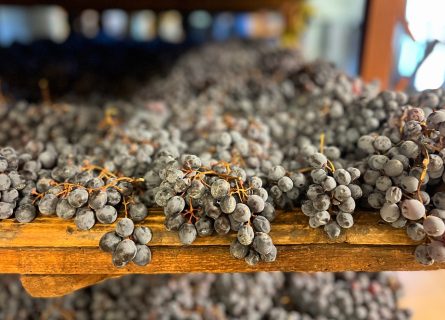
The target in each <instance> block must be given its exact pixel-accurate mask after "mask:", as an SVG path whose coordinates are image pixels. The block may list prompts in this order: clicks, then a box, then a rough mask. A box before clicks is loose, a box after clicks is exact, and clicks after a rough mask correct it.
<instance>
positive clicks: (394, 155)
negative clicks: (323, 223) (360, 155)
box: [358, 107, 445, 265]
mask: <svg viewBox="0 0 445 320" xmlns="http://www.w3.org/2000/svg"><path fill="white" fill-rule="evenodd" d="M441 117H442V111H440V110H438V111H431V113H430V114H429V115H428V116H427V117H426V115H425V110H424V109H422V108H419V107H407V108H405V109H402V110H399V112H398V116H397V115H394V119H393V121H392V122H390V123H389V124H388V128H387V129H385V133H386V134H387V136H386V135H366V136H362V137H361V138H360V139H359V143H358V146H359V148H360V149H362V150H363V151H365V152H366V153H368V154H369V156H368V157H367V158H365V161H364V162H363V163H362V169H363V170H364V174H363V182H364V184H363V189H364V190H366V196H367V203H368V204H369V205H370V206H371V207H372V208H374V209H379V210H380V216H381V218H382V219H383V220H384V221H386V222H387V223H390V224H391V225H392V226H393V227H395V228H406V232H407V235H408V236H409V237H410V238H411V239H412V240H414V241H417V242H425V241H426V243H424V244H421V245H419V246H418V247H417V248H416V251H415V256H416V259H417V260H418V261H419V262H420V263H422V264H425V265H429V264H432V263H433V262H434V261H437V262H445V256H444V253H445V244H444V241H443V239H442V236H443V234H444V232H445V224H444V221H443V220H442V217H443V216H441V213H440V212H441V208H445V206H444V205H442V199H443V197H444V196H445V193H443V192H441V191H438V190H437V187H438V185H439V184H440V183H442V179H443V178H442V176H443V172H444V165H443V159H442V156H441V150H442V148H443V147H442V146H441V143H442V141H441V138H440V136H441V133H440V130H439V128H440V123H441V122H442V120H441ZM389 133H391V134H389Z"/></svg>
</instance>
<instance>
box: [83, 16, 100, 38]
mask: <svg viewBox="0 0 445 320" xmlns="http://www.w3.org/2000/svg"><path fill="white" fill-rule="evenodd" d="M80 31H81V32H82V34H83V35H84V36H85V37H87V38H94V37H95V36H96V35H97V33H98V32H99V13H98V12H97V11H96V10H92V9H87V10H84V11H82V13H81V15H80Z"/></svg>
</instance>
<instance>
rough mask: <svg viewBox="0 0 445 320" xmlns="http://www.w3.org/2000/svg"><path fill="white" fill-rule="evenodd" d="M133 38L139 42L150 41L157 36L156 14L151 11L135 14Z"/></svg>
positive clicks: (133, 18) (132, 26)
mask: <svg viewBox="0 0 445 320" xmlns="http://www.w3.org/2000/svg"><path fill="white" fill-rule="evenodd" d="M130 32H131V36H132V37H133V39H135V40H137V41H148V40H151V39H153V38H154V37H155V36H156V14H155V13H154V12H153V11H151V10H142V11H138V12H135V13H134V14H133V15H132V16H131V30H130Z"/></svg>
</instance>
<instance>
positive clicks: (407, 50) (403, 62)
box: [397, 34, 425, 77]
mask: <svg viewBox="0 0 445 320" xmlns="http://www.w3.org/2000/svg"><path fill="white" fill-rule="evenodd" d="M400 38H401V39H400V41H401V45H400V57H399V61H398V65H397V69H398V70H399V73H400V75H401V76H402V77H410V76H411V75H412V74H413V72H414V70H415V69H416V66H417V64H418V63H419V61H420V60H421V58H422V57H423V52H424V50H425V44H424V43H418V42H414V41H413V40H412V39H411V38H410V37H409V36H407V35H405V34H403V35H402V36H401V37H400Z"/></svg>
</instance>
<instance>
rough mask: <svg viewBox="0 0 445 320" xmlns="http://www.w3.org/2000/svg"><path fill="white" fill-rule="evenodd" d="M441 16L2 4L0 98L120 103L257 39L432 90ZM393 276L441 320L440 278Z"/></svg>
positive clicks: (332, 7) (223, 6) (312, 8)
mask: <svg viewBox="0 0 445 320" xmlns="http://www.w3.org/2000/svg"><path fill="white" fill-rule="evenodd" d="M45 3H48V4H45ZM444 11H445V1H442V0H392V1H385V0H369V1H366V0H335V1H323V0H307V1H298V0H296V1H276V0H275V1H274V0H269V1H267V0H261V1H231V0H227V1H183V2H181V1H179V2H176V1H126V2H125V3H124V2H122V3H121V4H117V2H116V1H104V0H101V1H88V2H87V1H71V2H70V1H31V0H16V1H14V0H11V1H9V0H6V1H2V4H0V79H1V80H2V82H1V88H2V91H3V92H4V93H6V94H11V95H13V96H16V97H18V98H27V99H31V100H33V99H39V98H40V91H39V88H38V85H37V83H38V81H39V79H41V78H46V79H48V81H49V83H50V84H51V91H52V93H54V94H55V95H57V94H58V95H63V94H66V93H68V92H73V91H75V92H77V93H82V94H89V93H91V90H92V89H94V90H101V89H102V90H108V89H109V86H110V85H113V86H114V87H113V88H117V90H116V91H115V92H117V93H118V94H119V93H122V94H124V93H125V92H126V90H131V83H132V81H139V80H140V79H146V78H147V77H149V76H150V74H151V73H152V72H154V71H156V72H162V70H163V69H164V68H168V62H169V61H172V59H175V58H176V57H177V56H179V55H180V54H181V53H182V52H184V50H188V49H189V48H192V47H194V46H197V45H200V44H203V43H206V42H211V41H227V40H231V39H246V40H248V39H265V40H267V41H271V42H277V43H279V44H280V45H285V46H297V47H298V48H299V49H300V50H301V52H302V53H303V55H304V57H305V58H306V59H307V60H315V59H324V60H329V61H332V62H334V63H335V64H336V65H337V66H338V67H339V68H340V69H343V70H345V71H346V72H347V73H348V74H349V75H351V76H361V77H363V78H364V79H365V80H367V81H373V80H377V81H379V82H380V84H381V86H382V88H391V89H400V90H408V91H419V90H425V89H435V88H439V87H443V86H444V82H445V43H444V42H445V19H443V12H444ZM203 67H205V66H203ZM125 78H129V81H128V82H125V85H124V82H123V81H121V80H122V79H125ZM109 79H115V80H116V81H109ZM93 84H94V85H93ZM399 276H400V278H401V279H402V282H403V283H404V284H405V287H406V296H405V298H404V299H403V301H402V302H403V304H404V306H408V307H410V308H412V309H413V310H414V319H442V318H441V317H440V316H439V315H438V314H437V312H438V310H437V306H439V303H440V302H441V301H444V300H445V292H443V290H442V288H443V285H445V272H442V271H437V272H402V273H400V274H399Z"/></svg>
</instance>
